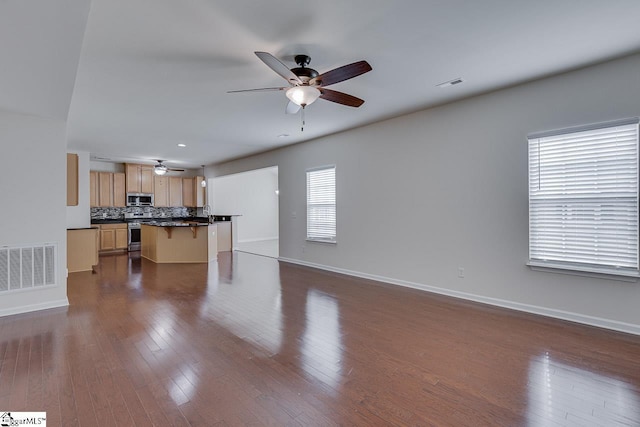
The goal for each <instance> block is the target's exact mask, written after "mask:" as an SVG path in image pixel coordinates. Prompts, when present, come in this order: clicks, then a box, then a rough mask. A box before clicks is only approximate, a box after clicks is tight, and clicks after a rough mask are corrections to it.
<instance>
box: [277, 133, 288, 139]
mask: <svg viewBox="0 0 640 427" xmlns="http://www.w3.org/2000/svg"><path fill="white" fill-rule="evenodd" d="M288 136H289V134H288V133H281V134H280V135H278V138H286V137H288Z"/></svg>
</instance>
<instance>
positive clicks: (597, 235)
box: [529, 119, 638, 276]
mask: <svg viewBox="0 0 640 427" xmlns="http://www.w3.org/2000/svg"><path fill="white" fill-rule="evenodd" d="M529 264H530V265H532V266H542V267H556V268H565V269H570V270H578V271H587V272H595V273H613V274H620V275H628V276H638V119H629V120H620V121H617V122H611V123H607V124H599V125H592V126H584V127H581V128H572V129H567V130H563V131H556V132H548V133H540V134H534V135H530V136H529Z"/></svg>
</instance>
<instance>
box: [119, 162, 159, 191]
mask: <svg viewBox="0 0 640 427" xmlns="http://www.w3.org/2000/svg"><path fill="white" fill-rule="evenodd" d="M125 173H126V176H127V193H149V194H151V193H153V177H154V174H153V166H150V165H138V164H134V163H127V164H126V165H125Z"/></svg>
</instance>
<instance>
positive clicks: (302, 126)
mask: <svg viewBox="0 0 640 427" xmlns="http://www.w3.org/2000/svg"><path fill="white" fill-rule="evenodd" d="M300 120H302V125H301V126H300V132H304V106H303V107H302V113H300Z"/></svg>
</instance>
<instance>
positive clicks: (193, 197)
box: [182, 176, 205, 208]
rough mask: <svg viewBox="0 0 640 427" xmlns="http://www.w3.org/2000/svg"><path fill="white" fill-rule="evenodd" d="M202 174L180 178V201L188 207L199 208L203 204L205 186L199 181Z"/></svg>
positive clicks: (201, 178)
mask: <svg viewBox="0 0 640 427" xmlns="http://www.w3.org/2000/svg"><path fill="white" fill-rule="evenodd" d="M203 179H204V177H203V176H196V177H195V178H182V203H183V205H184V206H186V207H188V208H196V207H198V208H200V207H202V206H204V199H205V188H203V187H202V185H201V182H202V180H203Z"/></svg>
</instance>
